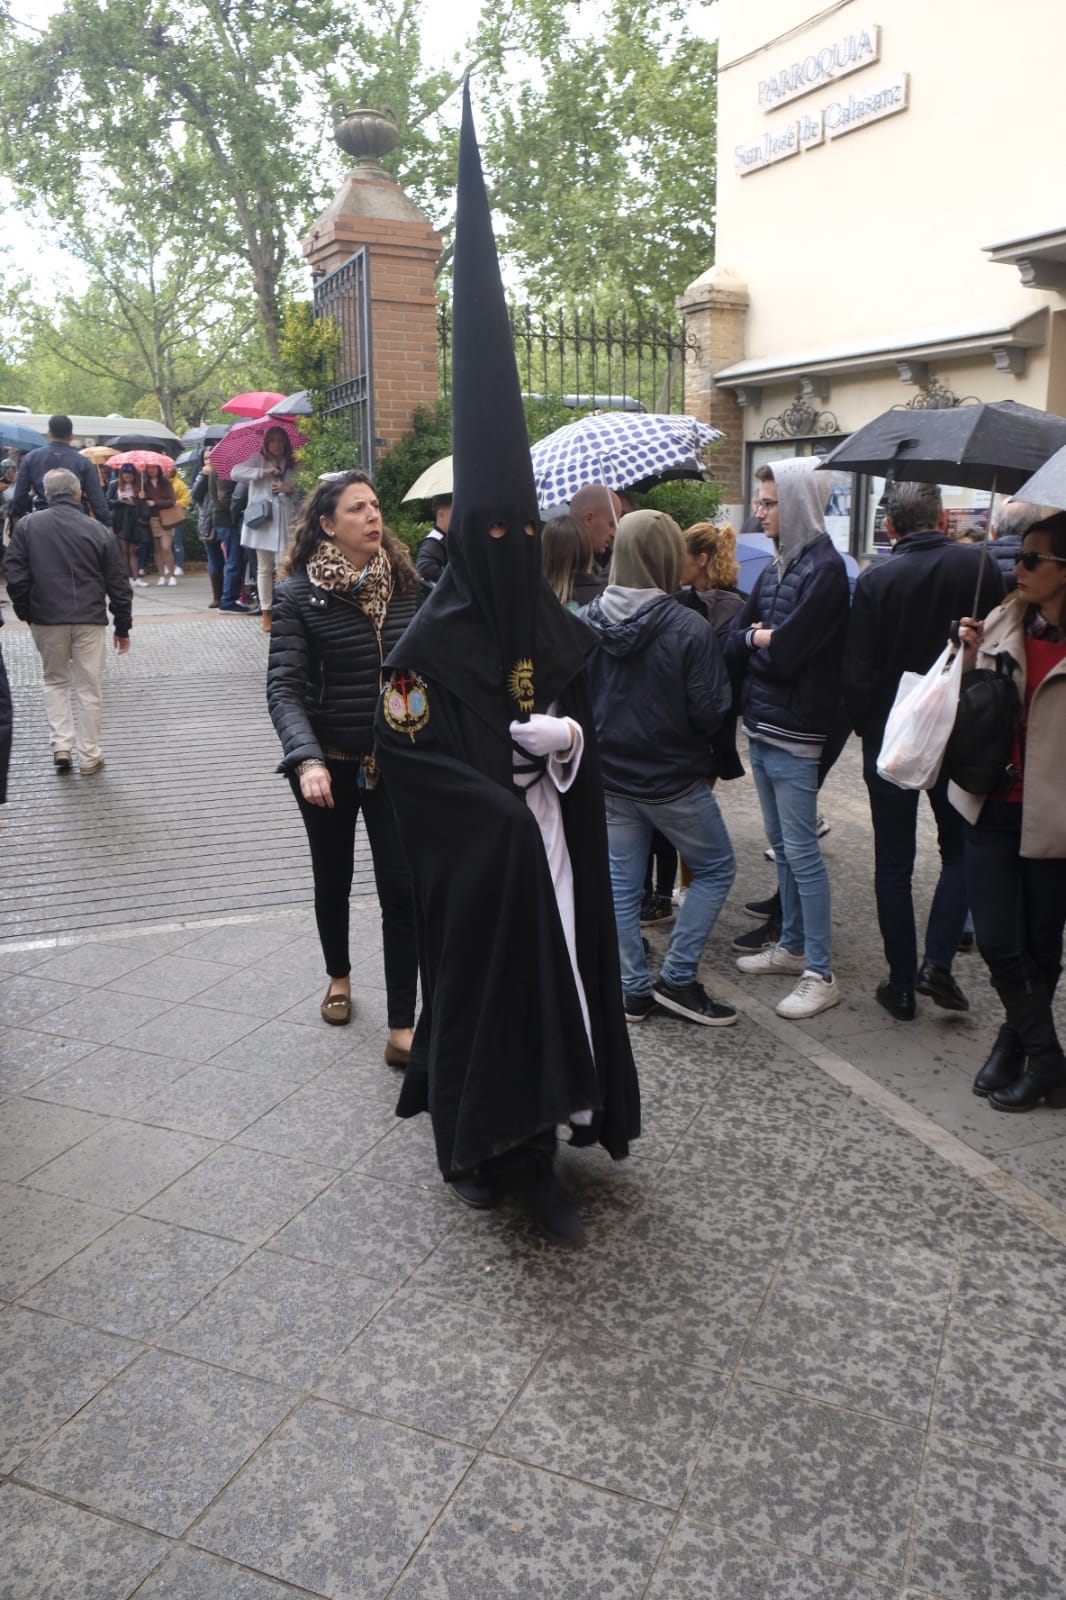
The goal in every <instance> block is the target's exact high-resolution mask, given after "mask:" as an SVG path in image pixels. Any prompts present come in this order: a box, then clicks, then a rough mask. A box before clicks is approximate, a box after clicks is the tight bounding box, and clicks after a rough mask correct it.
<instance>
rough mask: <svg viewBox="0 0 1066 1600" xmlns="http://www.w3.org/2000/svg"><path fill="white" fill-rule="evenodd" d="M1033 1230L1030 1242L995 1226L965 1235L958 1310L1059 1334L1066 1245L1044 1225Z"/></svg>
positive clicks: (1065, 1309) (1064, 1306) (1064, 1309)
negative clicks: (1044, 1229) (985, 1232)
mask: <svg viewBox="0 0 1066 1600" xmlns="http://www.w3.org/2000/svg"><path fill="white" fill-rule="evenodd" d="M1028 1234H1029V1238H1030V1239H1031V1241H1032V1242H1031V1244H1029V1245H1026V1244H1020V1243H1018V1242H1017V1241H1016V1238H1014V1237H1012V1238H1010V1239H1009V1240H1008V1239H1006V1238H1004V1237H1003V1236H1002V1234H1000V1233H999V1232H998V1231H997V1232H992V1231H991V1230H990V1231H989V1233H988V1236H987V1237H985V1236H983V1235H981V1234H978V1235H977V1236H976V1237H968V1238H964V1240H963V1244H962V1252H961V1267H960V1271H959V1282H958V1286H957V1288H956V1291H955V1302H954V1308H953V1309H954V1310H955V1311H957V1312H958V1313H960V1314H962V1315H965V1316H968V1317H977V1318H980V1319H981V1320H982V1321H984V1322H994V1323H996V1324H998V1325H999V1326H1001V1327H1005V1328H1007V1329H1009V1330H1010V1331H1012V1332H1013V1331H1014V1330H1015V1329H1019V1328H1020V1329H1022V1330H1023V1331H1025V1332H1026V1333H1035V1334H1037V1335H1038V1336H1039V1337H1040V1338H1046V1339H1057V1338H1060V1337H1061V1335H1062V1327H1063V1322H1064V1320H1066V1247H1064V1246H1062V1245H1060V1244H1057V1243H1056V1242H1055V1240H1053V1239H1051V1238H1050V1237H1049V1236H1048V1235H1047V1234H1045V1233H1043V1232H1042V1231H1041V1230H1040V1229H1039V1228H1032V1229H1030V1230H1028Z"/></svg>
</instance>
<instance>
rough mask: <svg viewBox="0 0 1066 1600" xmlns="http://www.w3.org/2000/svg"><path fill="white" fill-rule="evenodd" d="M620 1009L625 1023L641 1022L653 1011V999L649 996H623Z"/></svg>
mask: <svg viewBox="0 0 1066 1600" xmlns="http://www.w3.org/2000/svg"><path fill="white" fill-rule="evenodd" d="M622 1009H623V1011H624V1012H625V1017H626V1021H627V1022H643V1021H644V1018H645V1017H650V1016H651V1014H652V1012H653V1011H654V1010H655V997H654V995H650V994H626V995H623V996H622Z"/></svg>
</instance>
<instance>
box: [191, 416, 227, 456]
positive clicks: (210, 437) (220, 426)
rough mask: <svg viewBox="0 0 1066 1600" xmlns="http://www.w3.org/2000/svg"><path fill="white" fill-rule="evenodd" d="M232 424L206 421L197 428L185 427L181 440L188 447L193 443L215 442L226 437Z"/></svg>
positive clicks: (201, 444)
mask: <svg viewBox="0 0 1066 1600" xmlns="http://www.w3.org/2000/svg"><path fill="white" fill-rule="evenodd" d="M232 426H233V424H232V422H206V423H204V424H202V426H200V427H199V428H186V430H185V432H184V433H183V434H182V436H181V442H182V444H183V445H185V446H186V447H187V448H189V449H191V448H192V447H193V446H194V445H200V446H203V445H205V444H215V443H216V442H217V441H218V440H219V439H224V438H225V437H226V435H227V433H228V432H229V431H230V429H231V428H232Z"/></svg>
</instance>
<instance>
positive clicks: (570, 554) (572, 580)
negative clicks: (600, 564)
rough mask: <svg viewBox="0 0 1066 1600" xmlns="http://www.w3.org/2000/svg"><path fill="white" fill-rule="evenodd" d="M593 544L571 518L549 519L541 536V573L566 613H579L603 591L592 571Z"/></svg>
mask: <svg viewBox="0 0 1066 1600" xmlns="http://www.w3.org/2000/svg"><path fill="white" fill-rule="evenodd" d="M593 559H594V558H593V550H592V540H591V539H590V538H589V535H588V530H587V529H586V528H583V527H581V526H580V525H579V524H578V523H577V522H575V521H574V519H573V517H570V516H566V515H563V516H560V517H551V518H549V520H548V521H547V522H546V523H545V524H544V527H543V528H542V529H541V534H540V565H541V571H542V572H543V573H544V576H545V577H546V578H547V580H548V582H549V584H550V585H551V587H552V588H553V589H554V590H555V593H556V594H557V595H558V597H559V600H560V601H561V603H562V604H563V605H564V606H565V607H566V608H567V610H568V611H579V610H580V609H581V607H582V606H587V605H588V604H589V602H590V601H592V600H594V599H595V597H596V596H597V595H598V594H599V593H600V592H601V591H602V590H603V589H604V588H605V587H606V585H605V584H604V582H603V580H602V578H597V577H596V575H595V573H594V572H593V570H592V564H593Z"/></svg>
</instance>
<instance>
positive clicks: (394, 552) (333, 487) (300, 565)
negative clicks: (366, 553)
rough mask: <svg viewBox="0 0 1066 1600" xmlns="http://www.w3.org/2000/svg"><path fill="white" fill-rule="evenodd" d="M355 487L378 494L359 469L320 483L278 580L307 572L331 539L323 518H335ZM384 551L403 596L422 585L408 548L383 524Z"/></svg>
mask: <svg viewBox="0 0 1066 1600" xmlns="http://www.w3.org/2000/svg"><path fill="white" fill-rule="evenodd" d="M353 483H365V484H366V485H367V487H368V488H370V489H373V490H374V493H375V494H376V493H377V488H376V486H375V483H374V480H373V478H372V477H371V476H370V474H369V473H367V472H363V471H362V470H361V469H360V468H358V467H356V468H354V469H353V470H352V471H351V472H341V473H338V474H337V476H336V477H332V478H327V479H325V480H324V481H320V482H319V484H318V487H317V488H316V489H315V492H314V494H312V495H311V496H310V497H309V498H308V499H307V500H305V502H304V504H303V505H302V506H301V508H300V514H299V516H298V517H297V519H296V522H295V525H294V526H293V530H292V539H291V541H290V543H289V548H288V549H287V550H286V552H285V557H284V560H283V561H282V564H281V571H280V572H279V574H278V576H279V577H282V578H287V577H289V576H290V574H291V573H294V572H306V571H307V563H308V561H309V560H310V559H311V557H312V556H313V555H314V553H315V550H316V549H317V548H318V546H319V545H320V544H321V543H322V540H323V539H325V538H327V537H328V535H327V534H326V533H325V532H324V530H323V527H322V518H323V517H327V518H329V517H332V516H333V513H334V512H335V511H336V509H337V502H338V501H339V500H340V497H341V495H342V494H343V493H344V491H345V489H349V488H351V486H352V484H353ZM381 548H382V549H383V550H384V552H385V554H386V556H387V557H388V560H389V565H390V566H391V567H392V572H393V577H394V579H395V581H396V587H397V588H398V589H399V590H400V591H401V593H403V592H406V590H408V589H413V588H414V587H415V585H416V584H417V583H418V582H419V577H418V573H417V572H416V571H415V565H414V562H413V561H412V560H411V557H410V556H409V555H408V553H407V546H406V545H405V544H404V543H403V541H402V540H401V539H398V538H397V537H396V535H395V534H394V533H392V532H391V531H390V530H389V529H388V528H386V527H385V526H384V524H382V529H381Z"/></svg>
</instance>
